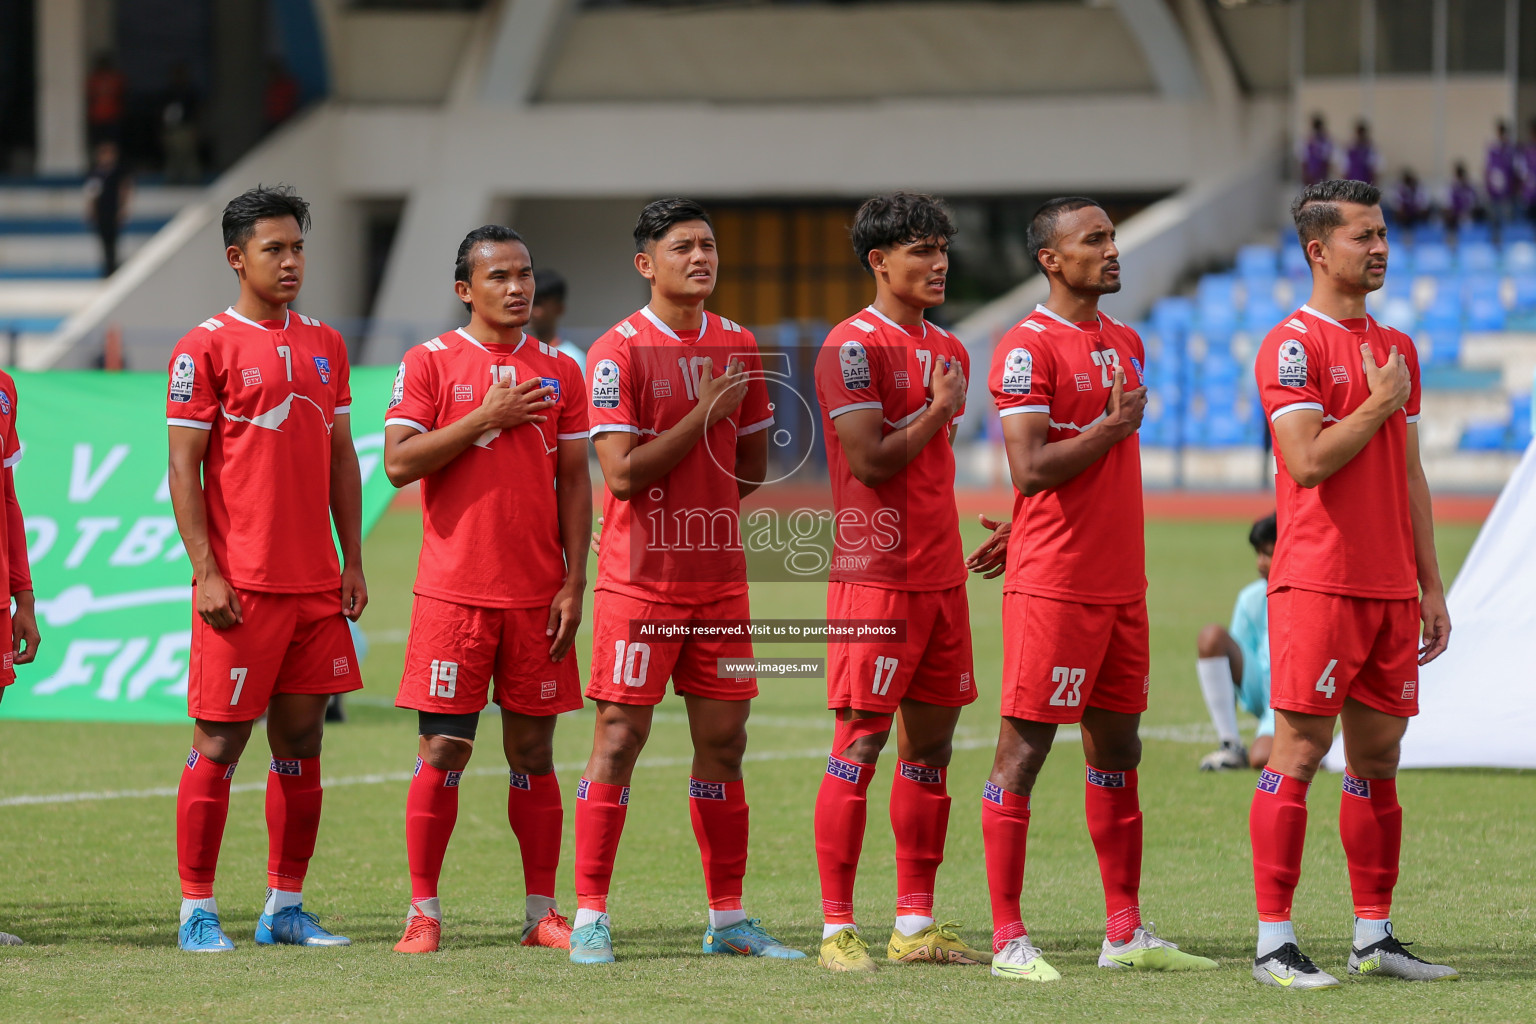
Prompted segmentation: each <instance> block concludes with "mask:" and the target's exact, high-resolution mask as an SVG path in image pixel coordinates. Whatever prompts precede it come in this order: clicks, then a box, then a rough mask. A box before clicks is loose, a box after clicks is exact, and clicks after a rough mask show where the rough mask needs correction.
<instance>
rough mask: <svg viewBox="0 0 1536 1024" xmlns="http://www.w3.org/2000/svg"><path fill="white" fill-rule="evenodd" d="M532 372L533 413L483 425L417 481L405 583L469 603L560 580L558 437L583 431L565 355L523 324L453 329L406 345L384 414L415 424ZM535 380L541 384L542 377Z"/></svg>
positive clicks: (577, 386) (551, 586) (460, 411)
mask: <svg viewBox="0 0 1536 1024" xmlns="http://www.w3.org/2000/svg"><path fill="white" fill-rule="evenodd" d="M533 378H540V379H542V381H543V382H544V385H548V384H549V382H551V381H553V382H554V383H553V386H554V388H555V393H554V394H553V395H551V396H550V399H551V401H550V402H549V408H548V411H547V412H546V413H544V415H545V417H546V418H545V420H544V422H543V423H523V424H521V425H519V426H516V427H512V428H510V429H508V430H492V431H487V432H486V433H485V434H483V435H481V436H480V438H479V439H478V440H476V441H475V443H474V444H472V445H470V446H469V447H468V448H466V449H464V450H463V451H462V452H460V453H459V454H458V455H456V456H455V457H454V458H453V460H452V461H451V462H449V463H448V464H447V465H446V466H444V467H443V468H442V469H440V470H438V471H437V472H436V473H429V474H428V475H427V476H425V477H423V478H422V481H421V518H422V538H421V560H420V563H419V564H418V566H417V569H416V586H415V592H416V593H418V594H420V595H422V596H423V597H435V598H437V599H439V600H442V601H452V602H454V603H456V604H466V605H474V606H475V607H479V608H541V607H547V606H548V605H549V603H550V601H552V600H553V599H554V596H555V594H556V592H558V591H559V589H560V588H561V587H562V586H563V585H564V584H565V576H566V565H565V545H564V543H563V542H562V540H561V537H560V510H559V506H558V502H557V495H556V493H555V472H556V469H557V468H558V466H559V461H560V457H559V451H560V442H561V441H572V440H579V441H581V442H583V448H585V442H586V438H587V404H586V402H584V401H583V400H582V381H581V371H580V370H579V369H577V367H576V360H574V359H572V358H571V357H570V356H568V355H563V354H562V353H560V352H558V351H556V350H555V349H553V348H551V347H550V346H548V345H546V344H544V343H543V342H541V341H538V340H536V339H534V338H530V337H528V336H527V335H526V334H525V335H524V336H523V340H522V342H521V343H519V344H518V345H517V346H515V347H513V346H507V345H483V344H481V343H480V342H478V341H476V340H475V339H474V338H473V337H471V336H470V334H469V332H468V331H465V330H463V329H460V330H457V331H449V332H448V333H446V334H442V335H439V336H438V337H436V338H433V339H432V340H431V341H429V342H426V343H425V344H422V345H417V346H416V347H415V348H413V349H411V350H410V351H408V352H406V354H405V360H404V361H403V362H401V364H400V371H399V373H398V374H397V375H396V377H395V393H394V397H393V398H391V399H390V403H389V413H388V415H387V416H386V417H385V419H384V425H385V426H402V427H412V428H414V429H416V430H419V431H421V432H422V433H426V432H427V431H430V430H441V429H442V428H443V427H446V426H449V425H451V424H453V423H457V422H458V421H459V420H461V419H463V418H464V417H465V416H468V415H469V414H470V413H472V412H474V411H475V410H476V409H478V408H480V406H481V404H482V403H483V402H484V401H485V393H486V390H487V389H488V388H489V387H491V385H492V384H493V383H495V382H497V381H500V380H506V381H508V382H509V383H510V384H512V385H517V384H520V383H522V382H524V381H527V380H531V379H533ZM541 386H543V385H541Z"/></svg>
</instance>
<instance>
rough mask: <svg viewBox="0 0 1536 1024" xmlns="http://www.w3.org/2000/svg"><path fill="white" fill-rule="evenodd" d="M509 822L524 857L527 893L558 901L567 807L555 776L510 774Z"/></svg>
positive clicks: (524, 888) (524, 877) (550, 774)
mask: <svg viewBox="0 0 1536 1024" xmlns="http://www.w3.org/2000/svg"><path fill="white" fill-rule="evenodd" d="M509 779H510V782H511V784H510V785H509V786H507V820H508V821H509V822H511V823H512V834H513V835H515V836H517V848H518V850H520V851H521V852H522V855H523V891H524V892H526V893H527V894H528V895H529V896H547V897H549V898H550V899H554V898H555V873H556V871H558V870H559V867H560V834H561V832H562V830H563V829H564V828H565V808H564V807H563V806H562V805H561V803H560V780H559V779H557V778H555V773H554V772H550V773H549V774H548V775H523V774H522V773H520V772H511V773H509Z"/></svg>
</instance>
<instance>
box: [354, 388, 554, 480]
mask: <svg viewBox="0 0 1536 1024" xmlns="http://www.w3.org/2000/svg"><path fill="white" fill-rule="evenodd" d="M554 393H555V389H554V388H552V387H546V386H543V385H541V384H540V383H539V378H537V377H533V378H530V379H529V380H525V381H523V382H522V383H520V384H512V383H511V382H510V381H508V380H506V379H502V380H499V381H497V382H496V383H495V384H492V385H491V386H490V387H489V388H487V389H486V392H485V398H484V399H483V400H482V401H481V403H480V407H479V408H478V409H476V410H475V411H474V412H472V413H470V414H469V415H468V416H465V417H463V418H461V419H458V420H455V421H454V422H452V423H450V424H448V425H447V426H446V427H439V428H438V429H437V430H429V431H427V432H426V433H422V432H421V431H419V430H417V429H415V428H414V427H407V426H402V425H400V424H394V425H392V426H387V427H385V428H384V473H385V475H387V476H388V477H389V482H390V483H392V484H394V485H395V486H396V487H404V486H405V485H406V484H408V483H411V482H413V481H416V480H420V479H421V478H422V477H425V476H431V475H432V474H433V473H436V472H437V471H438V470H440V469H442V468H443V467H444V466H446V465H448V463H450V462H452V461H453V460H454V459H456V458H458V457H459V455H460V454H461V453H463V452H464V451H465V450H466V449H467V448H469V446H470V445H472V444H474V443H475V439H476V438H478V437H480V436H481V435H482V434H484V433H485V432H486V431H488V430H510V429H512V428H513V427H520V426H522V425H523V424H524V423H543V422H544V421H545V420H546V419H548V418H549V417H548V416H547V415H546V413H547V412H548V411H549V409H548V400H549V396H551V395H553V394H554Z"/></svg>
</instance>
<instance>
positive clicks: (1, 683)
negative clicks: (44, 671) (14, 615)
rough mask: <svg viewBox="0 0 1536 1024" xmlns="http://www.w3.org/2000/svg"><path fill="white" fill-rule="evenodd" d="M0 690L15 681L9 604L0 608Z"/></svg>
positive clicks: (6, 603) (14, 660)
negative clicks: (0, 648) (1, 648)
mask: <svg viewBox="0 0 1536 1024" xmlns="http://www.w3.org/2000/svg"><path fill="white" fill-rule="evenodd" d="M0 647H3V650H0V690H3V689H5V688H6V687H7V686H10V685H11V684H12V683H14V682H15V681H16V652H15V651H13V650H11V603H10V602H9V601H6V602H4V606H3V607H0Z"/></svg>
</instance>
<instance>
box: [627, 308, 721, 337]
mask: <svg viewBox="0 0 1536 1024" xmlns="http://www.w3.org/2000/svg"><path fill="white" fill-rule="evenodd" d="M640 312H641V313H642V314H644V316H645V318H646V319H647V320H649V321H650V322H651V323H653V324H655V325H656V329H657V330H658V331H660V332H661V333H662V334H665V335H666V336H667V337H669V338H671V339H672V340H673V341H682V340H683V339H682V338H679V337H678V336H677V332H676V331H674V330H673V329H672V328H670V327H668V326H667V325H666V324H664V323H662V322H661V317H659V316H657V315H656V314H655V313H652V312H651V307H650V306H641V307H640ZM699 312H700V314H701V315H702V316H703V317H704V319H702V320H700V321H699V337H701V338H702V337H704V332H705V331H707V330H709V313H707V312H705V311H704V310H700V311H699Z"/></svg>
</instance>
